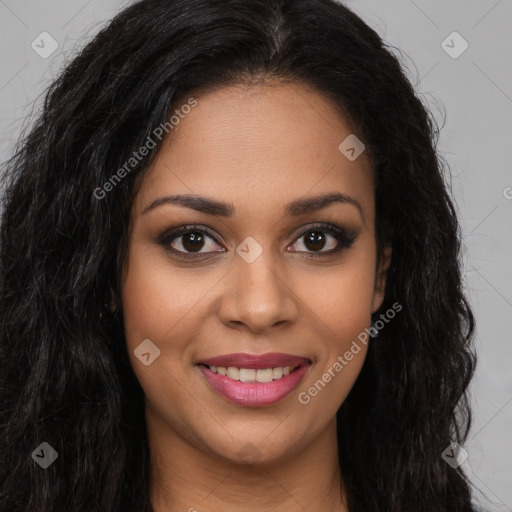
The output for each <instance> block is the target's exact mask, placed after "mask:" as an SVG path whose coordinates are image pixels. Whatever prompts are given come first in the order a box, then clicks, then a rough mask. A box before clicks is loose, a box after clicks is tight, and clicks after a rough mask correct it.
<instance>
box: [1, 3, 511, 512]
mask: <svg viewBox="0 0 512 512" xmlns="http://www.w3.org/2000/svg"><path fill="white" fill-rule="evenodd" d="M129 3H131V2H129V1H125V2H122V1H119V0H101V1H100V0H67V1H64V0H46V1H44V2H41V1H36V0H21V1H20V0H0V58H1V71H2V72H1V75H0V112H1V120H0V128H1V129H0V160H1V161H4V160H6V159H7V158H8V156H9V155H10V153H11V151H12V148H13V145H14V142H15V141H16V139H17V137H18V135H19V133H20V130H21V129H22V127H23V126H24V125H25V124H26V121H24V120H25V119H26V116H27V115H28V114H29V113H30V112H31V111H32V109H34V111H37V109H38V108H39V105H40V101H41V96H40V95H41V93H42V92H43V90H44V89H45V87H46V86H47V85H48V84H49V83H50V82H51V80H52V78H54V77H55V76H56V74H57V72H58V71H59V70H60V69H61V67H62V66H63V65H64V63H65V62H67V61H69V59H70V58H71V57H72V56H73V53H74V51H75V50H76V48H78V47H80V46H82V45H83V44H84V43H85V42H86V41H88V40H89V39H90V38H91V37H92V36H93V35H94V34H95V33H96V32H97V31H98V30H99V29H100V28H101V27H102V26H103V25H104V24H105V23H106V21H107V20H108V19H110V18H111V17H112V16H113V15H114V14H115V13H116V12H117V11H119V10H120V9H122V8H123V7H124V6H126V5H128V4H129ZM346 4H347V5H348V6H349V7H351V8H352V9H354V10H355V11H356V12H357V13H358V14H359V15H361V16H362V18H363V19H364V20H365V21H366V22H367V23H369V24H370V26H372V27H373V28H374V29H375V30H376V31H377V32H378V33H379V34H380V35H381V36H382V37H383V38H384V39H385V40H386V41H387V42H388V43H390V44H391V45H393V46H396V47H398V48H400V49H401V50H402V51H403V52H404V53H405V57H404V58H405V59H406V65H407V68H408V69H409V76H410V78H411V80H412V82H413V83H414V84H415V86H416V89H417V91H418V92H419V93H421V95H422V97H423V98H424V100H425V101H426V102H427V103H428V104H429V105H430V107H431V109H433V111H434V113H435V116H436V118H437V119H438V121H439V122H440V123H441V124H443V117H444V116H443V109H442V107H443V106H444V107H445V109H446V119H445V121H446V122H445V123H444V127H443V130H442V132H441V141H440V145H439V147H440V150H441V152H442V153H443V155H444V156H445V158H446V160H447V161H448V163H449V165H450V167H451V172H452V192H453V195H454V197H455V200H456V203H457V205H458V208H459V211H460V220H461V224H462V229H463V234H464V240H465V264H466V285H467V289H468V292H469V295H470V298H471V302H472V304H473V307H474V311H475V313H476V317H477V335H476V339H475V342H476V348H477V351H478V354H479V363H478V368H477V374H476V377H475V380H474V381H473V384H472V386H471V393H472V397H473V403H474V413H475V419H474V425H473V428H472V431H471V433H470V436H469V440H468V442H467V443H466V445H465V446H464V448H465V450H466V451H467V452H468V455H469V457H468V459H467V460H466V461H465V462H464V463H463V467H464V468H465V469H466V470H467V471H468V472H469V474H470V475H471V478H472V481H473V483H474V484H475V486H476V487H478V488H480V489H481V490H482V491H483V492H484V493H485V494H486V495H487V496H488V497H489V498H490V500H491V503H487V502H485V501H483V503H485V504H486V508H487V510H491V511H500V512H501V511H512V485H511V484H512V463H511V461H512V441H511V436H512V372H511V371H510V365H511V362H512V342H511V335H510V333H511V327H512V322H511V317H512V270H511V264H510V263H511V254H512V250H511V249H512V229H511V220H512V173H511V168H510V163H511V156H512V155H511V150H512V149H511V148H512V129H511V125H512V84H511V77H512V66H511V64H512V62H511V55H512V36H511V27H512V25H511V21H510V20H512V1H511V0H464V1H462V0H461V1H456V2H455V1H452V2H447V1H443V0H429V1H427V0H386V1H383V0H352V1H347V2H346ZM454 31H456V32H458V33H459V34H460V35H461V36H462V38H464V40H466V41H467V43H468V45H469V47H468V48H467V50H466V51H465V52H464V53H462V54H461V55H460V56H458V57H457V58H453V56H456V55H457V54H458V53H459V52H460V50H461V49H463V44H464V43H463V41H462V40H461V39H460V38H458V36H455V37H454V36H450V37H448V36H449V35H450V34H452V33H453V32H454ZM42 32H48V33H49V34H51V36H52V37H53V38H54V39H55V40H56V41H57V43H58V45H59V46H58V48H57V49H56V50H55V52H54V53H53V54H52V55H51V56H49V57H48V58H46V59H43V58H42V57H41V56H39V55H38V54H37V53H36V51H34V50H33V49H32V47H31V44H32V42H33V41H34V40H36V43H37V42H38V41H39V45H40V47H41V46H43V45H44V48H41V50H40V51H43V50H45V51H48V49H49V48H51V47H50V41H49V40H48V39H45V42H44V43H41V42H40V38H38V36H39V35H40V34H41V33H42ZM44 37H47V36H44ZM447 37H448V39H447ZM445 40H446V43H444V48H445V49H446V50H448V51H449V52H451V53H452V56H450V55H449V54H448V53H447V52H446V51H445V49H443V46H442V42H443V41H445ZM450 47H451V48H450Z"/></svg>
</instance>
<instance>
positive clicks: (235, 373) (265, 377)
mask: <svg viewBox="0 0 512 512" xmlns="http://www.w3.org/2000/svg"><path fill="white" fill-rule="evenodd" d="M294 369H295V368H294V367H293V366H279V367H277V368H262V369H259V370H255V369H254V368H235V367H234V366H229V367H228V368H225V367H223V366H210V370H211V371H212V372H213V373H218V374H219V375H227V376H228V377H229V378H230V379H233V380H239V381H240V382H272V381H273V380H278V379H281V378H282V377H284V376H285V375H288V374H289V373H290V372H291V371H292V370H294Z"/></svg>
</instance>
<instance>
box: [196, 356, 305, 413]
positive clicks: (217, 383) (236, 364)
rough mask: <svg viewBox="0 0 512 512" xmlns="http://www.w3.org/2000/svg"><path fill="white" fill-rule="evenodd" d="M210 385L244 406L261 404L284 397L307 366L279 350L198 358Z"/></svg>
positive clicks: (301, 358) (303, 373)
mask: <svg viewBox="0 0 512 512" xmlns="http://www.w3.org/2000/svg"><path fill="white" fill-rule="evenodd" d="M197 364H198V366H199V369H200V370H201V372H202V373H203V375H204V376H205V377H206V379H207V381H208V383H209V384H210V386H211V387H212V388H213V389H214V390H215V391H216V392H217V393H218V394H220V395H221V396H223V397H224V398H226V399H228V400H230V401H232V402H234V403H236V404H239V405H244V406H246V407H264V406H268V405H272V404H274V403H277V402H279V401H280V400H282V399H284V398H285V397H286V396H288V395H289V394H290V393H291V392H292V391H293V390H294V389H295V388H296V387H297V386H298V385H299V383H300V382H301V380H302V379H303V377H304V375H305V374H306V373H307V371H308V369H309V367H310V366H311V361H310V360H309V359H308V358H305V357H299V356H294V355H290V354H281V353H275V352H272V353H267V354H247V353H238V354H226V355H223V356H217V357H212V358H209V359H204V360H201V361H198V363H197Z"/></svg>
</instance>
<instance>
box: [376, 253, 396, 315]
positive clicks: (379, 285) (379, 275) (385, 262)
mask: <svg viewBox="0 0 512 512" xmlns="http://www.w3.org/2000/svg"><path fill="white" fill-rule="evenodd" d="M391 252H392V250H391V245H386V246H385V247H384V249H383V251H382V256H381V260H380V262H379V266H378V268H377V270H376V272H375V289H374V291H373V301H372V313H375V311H377V310H378V309H379V308H380V307H381V305H382V303H383V302H384V294H385V291H386V275H387V271H388V268H389V265H390V264H391Z"/></svg>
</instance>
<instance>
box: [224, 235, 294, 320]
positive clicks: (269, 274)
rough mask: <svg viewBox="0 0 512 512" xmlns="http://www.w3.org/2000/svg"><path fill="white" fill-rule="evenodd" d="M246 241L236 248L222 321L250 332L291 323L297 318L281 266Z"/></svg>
mask: <svg viewBox="0 0 512 512" xmlns="http://www.w3.org/2000/svg"><path fill="white" fill-rule="evenodd" d="M248 238H249V239H246V240H244V242H242V243H241V244H240V245H239V246H238V247H237V251H236V252H237V255H236V257H235V258H234V261H233V265H234V268H233V269H232V272H230V273H229V277H228V280H229V286H228V290H227V295H226V296H225V297H224V298H223V302H222V304H223V306H222V308H221V316H222V320H223V321H224V322H236V323H240V322H242V323H244V324H246V325H247V326H248V327H249V328H250V329H251V330H264V329H265V328H268V327H271V326H272V325H274V324H276V323H278V322H283V321H286V320H288V321H291V320H293V319H294V318H295V315H296V307H295V302H294V300H293V293H292V292H291V290H290V288H289V286H288V285H287V284H286V282H285V281H284V279H285V276H284V273H283V272H282V270H280V269H281V266H280V263H277V264H276V261H275V257H276V255H274V254H272V250H271V249H270V248H268V247H266V248H264V247H263V246H262V245H261V244H259V243H258V242H256V241H255V240H254V239H250V237H248Z"/></svg>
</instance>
